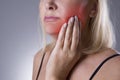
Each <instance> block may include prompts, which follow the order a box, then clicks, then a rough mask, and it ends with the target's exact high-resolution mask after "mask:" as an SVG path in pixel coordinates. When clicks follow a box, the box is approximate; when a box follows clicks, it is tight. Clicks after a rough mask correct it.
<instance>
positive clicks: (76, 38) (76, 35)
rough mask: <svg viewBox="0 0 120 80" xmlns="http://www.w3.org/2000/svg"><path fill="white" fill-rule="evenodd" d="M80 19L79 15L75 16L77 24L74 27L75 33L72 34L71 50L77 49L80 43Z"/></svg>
mask: <svg viewBox="0 0 120 80" xmlns="http://www.w3.org/2000/svg"><path fill="white" fill-rule="evenodd" d="M79 27H80V25H79V21H78V18H77V16H75V24H74V27H73V34H72V43H71V50H73V51H74V50H76V49H77V47H78V43H79V37H80V31H79Z"/></svg>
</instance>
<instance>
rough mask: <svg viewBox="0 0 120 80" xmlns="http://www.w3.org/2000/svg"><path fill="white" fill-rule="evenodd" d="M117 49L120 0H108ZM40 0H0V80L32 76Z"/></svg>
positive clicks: (37, 39)
mask: <svg viewBox="0 0 120 80" xmlns="http://www.w3.org/2000/svg"><path fill="white" fill-rule="evenodd" d="M108 1H109V9H110V15H111V20H112V22H113V25H114V27H115V33H116V38H117V45H116V49H117V50H118V51H120V43H119V41H120V36H119V34H120V31H119V30H120V23H119V21H120V0H108ZM38 5H39V0H0V80H31V79H32V69H33V57H34V54H35V53H36V52H37V51H38V50H39V49H40V44H41V37H40V36H41V34H40V33H39V30H38V27H39V25H38V12H39V11H38Z"/></svg>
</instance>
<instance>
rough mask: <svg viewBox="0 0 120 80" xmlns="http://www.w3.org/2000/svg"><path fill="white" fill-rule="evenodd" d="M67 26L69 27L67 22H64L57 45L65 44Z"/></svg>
mask: <svg viewBox="0 0 120 80" xmlns="http://www.w3.org/2000/svg"><path fill="white" fill-rule="evenodd" d="M66 28H67V23H64V24H63V25H62V28H61V30H60V32H59V35H58V39H57V43H56V47H62V46H63V44H64V38H65V32H66Z"/></svg>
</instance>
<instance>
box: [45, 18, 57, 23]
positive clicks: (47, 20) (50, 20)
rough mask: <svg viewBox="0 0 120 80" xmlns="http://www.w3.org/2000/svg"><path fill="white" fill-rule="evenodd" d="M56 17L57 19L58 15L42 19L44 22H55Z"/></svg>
mask: <svg viewBox="0 0 120 80" xmlns="http://www.w3.org/2000/svg"><path fill="white" fill-rule="evenodd" d="M58 19H59V18H58V17H45V18H44V21H46V22H55V21H57V20H58Z"/></svg>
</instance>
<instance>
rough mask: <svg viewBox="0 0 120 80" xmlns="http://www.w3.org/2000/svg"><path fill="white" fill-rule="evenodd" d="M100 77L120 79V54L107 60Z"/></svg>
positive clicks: (99, 74)
mask: <svg viewBox="0 0 120 80" xmlns="http://www.w3.org/2000/svg"><path fill="white" fill-rule="evenodd" d="M101 74H102V75H101ZM98 77H99V78H100V79H105V80H120V56H116V57H113V58H111V59H110V60H109V61H107V62H106V63H105V64H104V65H103V67H102V68H101V70H100V72H99V73H98ZM99 78H98V79H99Z"/></svg>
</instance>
